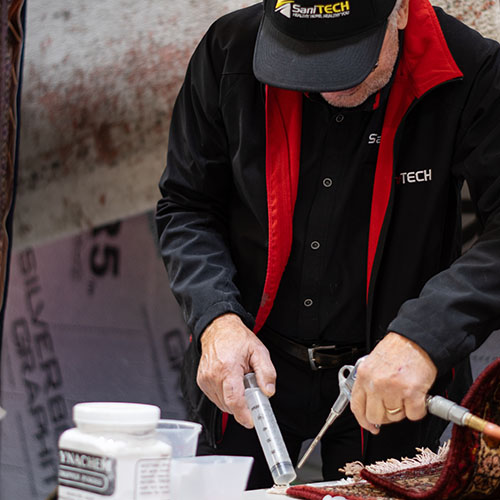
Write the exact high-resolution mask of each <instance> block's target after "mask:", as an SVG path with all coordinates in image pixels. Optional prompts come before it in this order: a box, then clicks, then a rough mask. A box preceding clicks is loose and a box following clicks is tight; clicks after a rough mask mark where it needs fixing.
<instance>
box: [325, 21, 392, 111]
mask: <svg viewBox="0 0 500 500" xmlns="http://www.w3.org/2000/svg"><path fill="white" fill-rule="evenodd" d="M398 50H399V38H398V27H397V25H396V24H395V23H390V24H389V25H388V26H387V31H386V33H385V38H384V43H383V44H382V49H381V51H380V56H379V59H378V64H377V66H376V67H375V68H374V69H373V71H372V72H371V73H370V74H369V75H368V76H367V77H366V78H365V79H364V80H363V81H362V82H361V83H360V84H359V85H356V87H352V88H350V89H347V90H339V91H337V92H322V93H321V95H322V96H323V99H325V101H326V102H328V103H329V104H331V105H332V106H336V107H339V108H354V107H355V106H359V105H360V104H362V103H363V102H365V101H366V99H368V97H370V96H371V95H372V94H375V93H376V92H378V91H379V90H380V89H381V88H383V87H385V86H386V85H387V84H388V83H389V80H390V79H391V76H392V72H393V70H394V66H395V64H396V60H397V57H398Z"/></svg>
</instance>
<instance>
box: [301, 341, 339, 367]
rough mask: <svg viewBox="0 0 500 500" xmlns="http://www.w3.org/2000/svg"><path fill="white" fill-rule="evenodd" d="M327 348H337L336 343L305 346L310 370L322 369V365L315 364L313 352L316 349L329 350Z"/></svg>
mask: <svg viewBox="0 0 500 500" xmlns="http://www.w3.org/2000/svg"><path fill="white" fill-rule="evenodd" d="M329 349H337V346H336V345H313V346H312V347H308V348H307V356H308V358H309V366H310V367H311V370H314V371H316V370H322V369H323V366H321V365H317V364H316V360H315V359H314V354H315V353H316V351H323V350H329Z"/></svg>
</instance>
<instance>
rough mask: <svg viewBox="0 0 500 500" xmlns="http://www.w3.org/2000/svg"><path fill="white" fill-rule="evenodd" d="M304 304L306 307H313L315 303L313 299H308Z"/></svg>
mask: <svg viewBox="0 0 500 500" xmlns="http://www.w3.org/2000/svg"><path fill="white" fill-rule="evenodd" d="M304 305H305V306H306V307H311V306H312V305H313V301H312V299H306V300H304Z"/></svg>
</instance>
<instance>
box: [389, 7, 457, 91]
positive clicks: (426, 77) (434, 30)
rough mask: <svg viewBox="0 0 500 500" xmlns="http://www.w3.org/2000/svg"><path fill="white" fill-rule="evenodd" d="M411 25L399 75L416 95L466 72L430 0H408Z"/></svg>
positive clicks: (404, 45) (404, 46) (398, 71)
mask: <svg viewBox="0 0 500 500" xmlns="http://www.w3.org/2000/svg"><path fill="white" fill-rule="evenodd" d="M409 1H410V4H409V14H408V25H407V27H406V30H405V38H404V44H403V53H402V56H401V60H400V63H399V65H398V68H397V71H396V78H397V79H402V80H405V81H406V84H407V85H409V86H410V88H411V89H412V90H413V94H414V97H417V98H418V97H421V96H422V95H424V94H425V93H426V92H427V91H429V90H430V89H432V88H433V87H435V86H437V85H439V84H441V83H444V82H446V81H448V80H452V79H455V78H460V77H462V76H463V74H462V72H461V71H460V69H459V68H458V66H457V64H456V63H455V60H454V59H453V56H452V55H451V52H450V49H449V48H448V45H447V43H446V40H445V38H444V35H443V32H442V31H441V26H440V24H439V21H438V19H437V16H436V13H435V12H434V9H433V7H432V5H431V4H430V3H429V1H428V0H409Z"/></svg>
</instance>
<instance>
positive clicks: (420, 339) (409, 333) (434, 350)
mask: <svg viewBox="0 0 500 500" xmlns="http://www.w3.org/2000/svg"><path fill="white" fill-rule="evenodd" d="M389 332H394V333H397V334H399V335H401V336H402V337H405V338H407V339H408V340H411V341H412V342H415V344H417V345H418V346H419V347H421V348H422V349H423V350H424V351H425V352H426V353H427V354H428V355H429V357H430V358H431V360H432V362H433V363H434V364H435V365H436V368H437V370H438V377H439V376H441V375H444V374H446V373H448V372H449V371H450V370H451V369H452V368H453V365H454V362H455V360H454V359H453V356H452V355H451V354H450V352H449V350H448V349H447V348H446V346H445V344H444V343H443V342H442V341H441V340H440V339H439V336H434V335H432V334H429V333H424V332H426V329H425V327H424V326H422V325H420V324H419V323H417V322H415V321H413V320H412V319H409V318H401V317H396V318H395V319H394V320H393V321H392V322H391V323H390V324H389V326H388V327H387V333H389Z"/></svg>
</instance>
